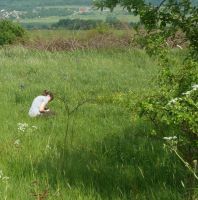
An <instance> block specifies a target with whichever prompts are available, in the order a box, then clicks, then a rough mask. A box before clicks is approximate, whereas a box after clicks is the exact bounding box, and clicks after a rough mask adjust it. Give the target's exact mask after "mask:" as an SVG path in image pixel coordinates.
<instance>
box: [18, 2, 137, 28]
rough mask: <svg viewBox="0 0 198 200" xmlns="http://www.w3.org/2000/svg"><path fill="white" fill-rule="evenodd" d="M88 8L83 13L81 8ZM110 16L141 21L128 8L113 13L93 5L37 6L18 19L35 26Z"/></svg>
mask: <svg viewBox="0 0 198 200" xmlns="http://www.w3.org/2000/svg"><path fill="white" fill-rule="evenodd" d="M80 8H82V9H85V10H86V9H88V11H85V12H83V13H81V12H80V11H79V10H80ZM108 17H114V18H116V19H118V20H121V21H122V22H133V23H136V22H138V21H139V17H138V16H134V15H131V14H129V13H128V12H127V11H126V10H123V9H122V8H120V7H117V8H116V9H115V10H114V12H113V13H111V12H110V11H109V10H105V11H103V12H102V11H100V10H97V9H95V8H92V7H86V6H83V5H65V6H59V5H57V6H43V7H36V8H35V9H33V10H29V11H28V12H27V13H26V14H25V15H24V16H23V17H22V18H20V19H18V20H17V21H18V22H20V23H22V24H24V25H25V26H26V27H27V26H28V25H33V26H36V25H38V26H40V27H41V26H42V25H45V26H50V25H51V24H53V23H57V22H58V21H59V20H60V19H84V20H88V19H91V20H103V21H105V20H106V19H107V18H108Z"/></svg>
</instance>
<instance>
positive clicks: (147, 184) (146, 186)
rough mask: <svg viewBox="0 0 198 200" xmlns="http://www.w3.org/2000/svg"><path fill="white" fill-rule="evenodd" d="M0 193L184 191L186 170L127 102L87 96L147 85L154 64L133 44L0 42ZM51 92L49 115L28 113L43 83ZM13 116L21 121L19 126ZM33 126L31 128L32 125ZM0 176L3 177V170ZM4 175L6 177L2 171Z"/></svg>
mask: <svg viewBox="0 0 198 200" xmlns="http://www.w3.org/2000/svg"><path fill="white" fill-rule="evenodd" d="M0 57H1V59H0V92H1V95H0V112H1V115H0V121H1V126H0V170H2V172H3V175H2V176H1V178H0V199H16V200H21V199H29V200H31V199H42V198H43V199H50V200H54V199H58V200H59V199H60V200H61V199H90V200H92V199H137V200H140V199H142V200H143V199H149V200H150V199H153V200H154V199H156V200H158V199H160V200H161V199H164V200H166V199H175V200H178V199H184V192H185V189H184V188H183V187H182V183H183V182H185V181H184V179H185V173H184V169H183V167H182V166H181V164H180V163H179V162H178V161H177V160H176V158H175V157H174V156H173V155H170V154H169V153H168V152H166V151H165V150H164V149H163V144H162V143H163V142H162V141H161V140H159V141H158V140H152V139H150V138H149V137H147V134H148V133H149V132H150V131H151V125H150V124H149V123H148V122H146V121H143V120H137V121H136V122H135V123H134V122H132V121H131V118H132V116H131V115H132V114H131V112H130V111H129V110H127V109H125V108H123V107H121V106H118V105H115V104H113V103H103V104H99V103H94V102H90V103H87V104H85V105H83V106H82V107H80V108H79V110H78V111H77V112H75V114H74V115H73V116H72V118H71V119H70V122H69V123H70V124H69V130H68V132H67V134H68V136H67V138H66V141H65V134H66V129H67V123H68V121H67V116H66V112H65V110H64V104H63V102H61V101H60V100H59V99H58V97H59V96H61V97H64V98H65V101H66V102H67V103H68V105H69V107H70V108H71V109H72V108H74V107H75V106H76V105H77V104H78V102H79V101H81V100H83V99H86V98H96V97H98V96H108V95H114V94H116V93H127V92H129V91H133V92H134V93H136V94H139V95H140V96H141V94H143V93H149V92H150V91H152V89H153V88H154V87H155V85H154V83H153V82H152V81H151V80H152V78H154V77H155V76H156V74H157V71H158V69H159V68H158V67H157V66H156V64H155V62H154V61H152V59H150V58H149V57H148V56H147V55H146V54H145V52H144V51H140V50H134V49H122V50H106V51H105V50H101V51H96V50H93V51H91V50H89V51H75V52H59V53H58V52H55V53H50V52H44V51H43V52H40V51H32V50H27V49H24V48H22V47H15V48H14V47H11V48H9V47H4V48H2V49H1V50H0ZM44 89H49V90H52V91H53V92H54V93H55V99H54V101H53V102H52V103H50V104H51V105H50V108H51V109H52V110H54V111H56V115H55V116H53V117H50V118H36V119H31V118H29V117H28V109H29V107H30V105H31V102H32V100H33V98H34V97H35V96H37V95H39V94H40V93H41V92H42V90H44ZM18 123H27V124H28V127H27V128H26V129H25V131H24V132H23V131H20V130H18V127H17V124H18ZM32 126H36V127H37V129H36V128H34V127H32ZM3 177H4V178H3ZM6 177H9V179H6Z"/></svg>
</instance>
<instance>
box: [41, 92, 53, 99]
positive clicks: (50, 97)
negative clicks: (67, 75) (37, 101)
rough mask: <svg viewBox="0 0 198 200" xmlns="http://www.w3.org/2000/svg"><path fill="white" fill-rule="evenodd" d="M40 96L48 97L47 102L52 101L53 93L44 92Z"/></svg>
mask: <svg viewBox="0 0 198 200" xmlns="http://www.w3.org/2000/svg"><path fill="white" fill-rule="evenodd" d="M42 95H43V96H48V97H49V101H52V100H53V99H54V95H53V93H52V92H50V91H48V90H44V91H43V94H42Z"/></svg>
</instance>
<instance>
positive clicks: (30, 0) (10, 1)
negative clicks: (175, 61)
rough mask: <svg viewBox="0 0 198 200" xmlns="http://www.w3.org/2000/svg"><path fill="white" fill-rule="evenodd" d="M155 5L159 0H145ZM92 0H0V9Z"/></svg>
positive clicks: (75, 3)
mask: <svg viewBox="0 0 198 200" xmlns="http://www.w3.org/2000/svg"><path fill="white" fill-rule="evenodd" d="M146 1H147V2H150V3H153V4H155V5H157V4H159V3H160V2H161V0H146ZM192 2H193V3H194V4H198V0H192ZM91 4H92V0H0V10H1V9H18V10H28V9H30V8H33V7H37V6H58V5H91Z"/></svg>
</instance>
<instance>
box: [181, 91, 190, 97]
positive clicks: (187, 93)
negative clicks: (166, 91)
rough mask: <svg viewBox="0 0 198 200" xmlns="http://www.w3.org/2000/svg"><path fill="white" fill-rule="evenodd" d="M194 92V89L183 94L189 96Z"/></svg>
mask: <svg viewBox="0 0 198 200" xmlns="http://www.w3.org/2000/svg"><path fill="white" fill-rule="evenodd" d="M191 93H192V90H190V91H187V92H184V93H182V94H183V95H186V96H189V95H190V94H191Z"/></svg>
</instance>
